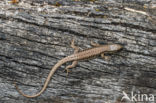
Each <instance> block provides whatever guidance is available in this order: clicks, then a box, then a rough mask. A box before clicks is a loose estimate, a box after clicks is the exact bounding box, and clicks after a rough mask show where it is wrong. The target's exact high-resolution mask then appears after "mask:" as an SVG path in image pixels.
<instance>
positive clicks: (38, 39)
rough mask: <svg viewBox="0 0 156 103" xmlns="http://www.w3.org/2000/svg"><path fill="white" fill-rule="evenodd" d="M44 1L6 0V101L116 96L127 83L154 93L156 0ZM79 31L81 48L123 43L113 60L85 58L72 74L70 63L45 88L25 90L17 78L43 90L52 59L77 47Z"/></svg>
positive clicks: (1, 31) (2, 70)
mask: <svg viewBox="0 0 156 103" xmlns="http://www.w3.org/2000/svg"><path fill="white" fill-rule="evenodd" d="M43 1H44V0H35V1H34V0H28V1H22V2H20V3H19V4H15V5H12V4H7V3H5V2H4V1H0V102H1V103H25V102H28V103H30V102H31V103H49V102H50V103H105V102H110V103H118V102H119V101H120V100H121V98H122V96H123V93H122V92H123V91H125V92H126V93H128V94H130V93H131V92H132V91H134V92H136V93H138V91H140V94H141V93H143V94H153V95H156V22H155V21H156V12H155V11H156V2H154V1H152V0H151V1H150V2H149V0H148V2H146V0H137V2H136V1H133V2H128V1H124V2H123V1H122V2H117V1H113V0H112V1H107V2H106V1H105V2H104V1H103V0H95V1H94V0H75V1H74V0H71V1H65V0H61V1H59V2H58V1H56V0H55V1H53V0H51V1H50V0H49V1H44V2H43ZM91 1H93V2H91ZM125 7H127V8H131V9H133V10H138V11H143V13H146V14H143V13H139V12H135V11H129V10H126V9H125ZM73 37H74V38H75V39H76V45H77V46H79V47H80V48H81V49H86V48H89V47H91V46H90V41H95V42H99V43H119V44H122V45H123V46H124V48H123V50H122V51H120V52H118V53H115V54H112V55H110V56H111V59H110V60H109V61H105V60H103V59H102V58H100V57H99V58H95V59H92V60H87V61H83V62H79V64H78V66H77V67H76V68H73V69H72V72H71V73H70V74H69V75H68V76H66V73H65V72H63V70H64V68H65V66H67V65H69V64H70V63H67V64H65V65H63V66H61V67H60V68H59V69H58V70H57V72H56V73H55V75H54V76H53V77H52V80H51V82H50V84H49V85H48V88H47V89H46V91H45V92H44V93H43V94H42V95H41V96H39V97H37V98H33V99H30V98H25V97H23V96H21V95H20V94H19V93H18V92H17V91H16V89H15V87H14V85H13V81H14V80H15V81H17V82H18V86H19V88H20V89H21V90H22V91H23V92H24V93H26V94H29V95H32V94H35V93H37V92H38V91H39V90H40V89H41V88H42V86H43V84H44V81H45V79H46V77H47V75H48V73H49V71H50V70H51V68H52V67H53V65H55V64H56V63H57V61H58V60H60V59H62V58H64V57H65V56H68V55H70V54H72V53H73V49H72V48H71V47H70V41H71V40H72V38H73ZM108 55H109V54H108ZM155 101H156V100H155ZM146 103H148V102H146ZM149 103H152V102H149ZM153 103H154V102H153Z"/></svg>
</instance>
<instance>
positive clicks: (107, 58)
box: [101, 53, 110, 60]
mask: <svg viewBox="0 0 156 103" xmlns="http://www.w3.org/2000/svg"><path fill="white" fill-rule="evenodd" d="M101 57H102V58H103V59H105V60H109V59H110V56H105V54H104V53H102V54H101Z"/></svg>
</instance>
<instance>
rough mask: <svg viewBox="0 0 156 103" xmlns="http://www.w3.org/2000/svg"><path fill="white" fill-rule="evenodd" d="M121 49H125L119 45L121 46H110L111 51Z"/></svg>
mask: <svg viewBox="0 0 156 103" xmlns="http://www.w3.org/2000/svg"><path fill="white" fill-rule="evenodd" d="M121 48H123V47H122V46H121V45H119V44H110V45H109V50H110V51H118V50H120V49H121Z"/></svg>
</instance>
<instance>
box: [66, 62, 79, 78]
mask: <svg viewBox="0 0 156 103" xmlns="http://www.w3.org/2000/svg"><path fill="white" fill-rule="evenodd" d="M77 63H78V61H73V63H72V64H71V65H68V66H67V67H66V68H65V70H66V71H67V75H68V73H69V72H70V71H69V69H70V68H74V67H75V66H76V65H77Z"/></svg>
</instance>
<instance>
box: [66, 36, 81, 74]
mask: <svg viewBox="0 0 156 103" xmlns="http://www.w3.org/2000/svg"><path fill="white" fill-rule="evenodd" d="M71 47H72V48H73V49H74V54H75V53H78V51H79V47H77V46H75V44H74V39H73V40H72V42H71ZM77 63H78V61H77V60H75V61H73V62H72V64H71V65H68V66H67V67H66V68H65V70H66V71H67V75H68V73H69V72H70V71H69V69H70V68H73V67H75V66H76V65H77Z"/></svg>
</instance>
